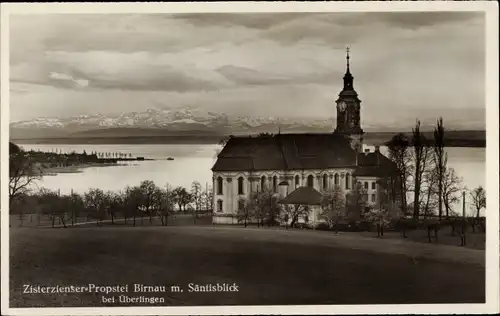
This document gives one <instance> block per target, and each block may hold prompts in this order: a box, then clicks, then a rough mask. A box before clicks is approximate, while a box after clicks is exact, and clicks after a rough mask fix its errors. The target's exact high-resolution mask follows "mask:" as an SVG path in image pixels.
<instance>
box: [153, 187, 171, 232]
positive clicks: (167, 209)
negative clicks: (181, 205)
mask: <svg viewBox="0 0 500 316" xmlns="http://www.w3.org/2000/svg"><path fill="white" fill-rule="evenodd" d="M153 196H154V209H155V210H156V214H158V216H159V217H160V221H161V224H162V226H167V225H168V216H169V215H170V213H172V211H173V209H174V202H173V199H172V191H171V190H170V188H169V186H168V185H167V189H166V190H162V189H161V188H156V190H155V192H154V195H153Z"/></svg>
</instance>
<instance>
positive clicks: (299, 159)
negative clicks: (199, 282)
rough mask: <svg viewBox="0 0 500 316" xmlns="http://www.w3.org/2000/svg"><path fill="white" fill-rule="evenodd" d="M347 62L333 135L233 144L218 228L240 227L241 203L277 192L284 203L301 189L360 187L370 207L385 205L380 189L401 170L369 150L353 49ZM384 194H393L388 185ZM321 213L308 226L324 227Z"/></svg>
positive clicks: (219, 183) (216, 183)
mask: <svg viewBox="0 0 500 316" xmlns="http://www.w3.org/2000/svg"><path fill="white" fill-rule="evenodd" d="M346 60H347V69H346V73H345V75H344V78H343V79H344V86H343V89H342V91H341V92H340V94H339V96H338V99H337V100H336V109H337V124H336V128H335V130H334V131H333V132H332V133H300V134H299V133H295V134H288V133H278V134H275V135H265V136H238V137H231V138H230V139H229V140H228V142H227V143H226V144H225V146H224V148H223V149H222V151H221V152H220V153H219V155H218V156H217V161H216V163H215V164H214V166H213V168H212V172H213V188H214V201H213V203H214V204H213V205H214V223H236V222H235V220H234V218H232V215H235V214H236V213H237V212H238V207H240V205H239V201H240V200H241V198H248V197H250V194H251V193H252V192H253V191H255V190H263V189H271V190H273V191H274V192H275V193H276V194H277V195H278V196H279V199H281V200H283V199H286V197H287V196H289V195H291V194H293V193H294V191H296V190H297V189H298V188H300V187H310V188H313V189H314V190H316V191H318V192H320V193H321V192H325V191H327V190H329V189H332V188H333V187H334V186H337V187H338V188H340V189H341V190H342V191H343V192H344V194H348V193H349V192H351V191H352V190H353V188H354V187H355V186H356V185H360V186H361V188H362V191H363V194H364V199H365V202H366V203H367V204H368V205H372V206H376V205H378V204H379V203H378V197H379V193H380V190H381V189H382V188H380V187H381V185H380V184H381V183H387V179H388V178H390V179H394V178H395V177H394V176H395V172H396V169H395V165H394V163H393V162H392V161H391V160H390V159H389V158H387V157H386V156H384V155H383V154H382V153H381V152H380V150H379V147H378V146H375V150H374V151H371V152H370V151H369V150H363V134H364V132H363V129H362V128H361V120H360V117H361V100H360V99H359V98H358V94H357V93H356V91H355V90H354V77H353V76H352V74H351V72H350V68H349V66H350V65H349V50H347V56H346ZM391 181H392V180H391ZM391 183H393V182H391ZM383 189H384V190H385V191H387V190H388V188H387V186H386V185H384V186H383ZM312 210H314V208H312ZM319 213H320V212H319V211H318V209H317V208H316V210H315V211H313V212H312V213H311V215H310V216H307V219H306V221H308V222H310V223H311V224H317V223H319V222H321V221H322V219H321V216H320V215H319Z"/></svg>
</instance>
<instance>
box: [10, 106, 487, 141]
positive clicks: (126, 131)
mask: <svg viewBox="0 0 500 316" xmlns="http://www.w3.org/2000/svg"><path fill="white" fill-rule="evenodd" d="M334 120H335V118H334V117H332V118H328V119H324V118H280V117H273V116H267V117H259V116H231V115H228V114H225V113H216V112H210V111H204V110H201V109H199V108H189V107H184V108H176V109H168V108H166V109H148V110H146V111H143V112H128V113H122V114H119V115H104V114H94V115H79V116H74V117H67V118H55V117H41V118H36V119H33V120H26V121H18V122H11V124H10V131H11V138H14V139H16V138H17V139H21V138H44V137H85V136H93V137H100V136H103V135H104V134H103V131H106V133H107V134H105V135H104V136H110V135H111V134H110V131H111V130H112V131H114V132H113V136H124V137H125V136H138V135H139V134H140V136H149V135H155V136H160V135H178V133H183V134H185V133H189V134H191V135H228V134H233V135H238V134H248V133H260V132H271V133H275V132H277V131H278V129H280V130H281V131H282V132H329V131H332V130H333V128H334V126H335V122H334ZM411 121H413V120H409V121H408V122H407V121H406V120H400V121H398V122H395V123H393V124H387V123H383V124H375V123H372V124H373V125H368V124H365V123H363V128H364V130H365V131H367V132H372V131H376V132H381V131H391V132H393V131H407V130H409V129H410V128H411V126H412V125H413V124H414V121H413V122H411ZM433 121H434V120H432V123H434V122H433ZM447 123H448V125H447V128H449V129H450V128H451V129H457V130H462V129H474V128H468V126H472V125H470V123H471V121H470V120H469V121H468V122H467V125H463V124H461V123H460V122H459V121H456V120H455V121H450V120H448V121H447ZM479 123H480V122H478V124H476V125H478V126H481V124H479ZM432 127H433V126H431V125H429V126H427V125H426V124H422V130H432ZM145 131H148V132H147V133H145Z"/></svg>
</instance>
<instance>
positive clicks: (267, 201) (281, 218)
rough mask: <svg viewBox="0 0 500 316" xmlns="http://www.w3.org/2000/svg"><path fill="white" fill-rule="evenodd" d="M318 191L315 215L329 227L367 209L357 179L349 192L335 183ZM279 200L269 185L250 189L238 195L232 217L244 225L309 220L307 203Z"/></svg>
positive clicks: (291, 224)
mask: <svg viewBox="0 0 500 316" xmlns="http://www.w3.org/2000/svg"><path fill="white" fill-rule="evenodd" d="M321 193H322V197H321V201H319V203H318V206H319V210H320V211H319V214H318V215H319V218H320V219H321V220H323V221H324V222H325V223H326V224H327V225H329V226H330V227H338V225H339V223H340V222H342V221H345V220H359V219H360V218H364V217H365V216H367V215H368V214H369V213H370V211H371V208H370V206H369V204H368V203H367V195H366V190H364V188H363V187H362V186H361V183H357V184H356V186H355V187H354V188H353V190H351V191H350V192H349V193H345V192H344V191H343V190H342V189H341V187H340V186H338V185H336V186H334V187H333V188H328V189H322V192H321ZM279 201H280V197H279V195H278V194H277V193H276V192H274V190H272V189H268V188H264V189H262V190H259V191H253V192H251V193H250V196H249V197H248V198H244V197H241V198H239V200H238V211H237V213H236V218H237V220H238V222H239V223H242V224H243V225H244V226H245V227H247V225H248V224H249V223H256V224H257V226H264V225H267V226H273V225H281V224H284V225H285V226H286V228H288V227H295V226H297V224H298V223H299V220H300V219H303V220H304V221H305V222H306V223H307V222H309V217H310V216H311V210H312V206H311V205H301V204H293V205H292V204H280V203H279Z"/></svg>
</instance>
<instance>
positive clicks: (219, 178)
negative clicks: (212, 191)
mask: <svg viewBox="0 0 500 316" xmlns="http://www.w3.org/2000/svg"><path fill="white" fill-rule="evenodd" d="M222 192H223V187H222V178H221V177H218V178H217V194H218V195H222V194H223V193H222Z"/></svg>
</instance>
